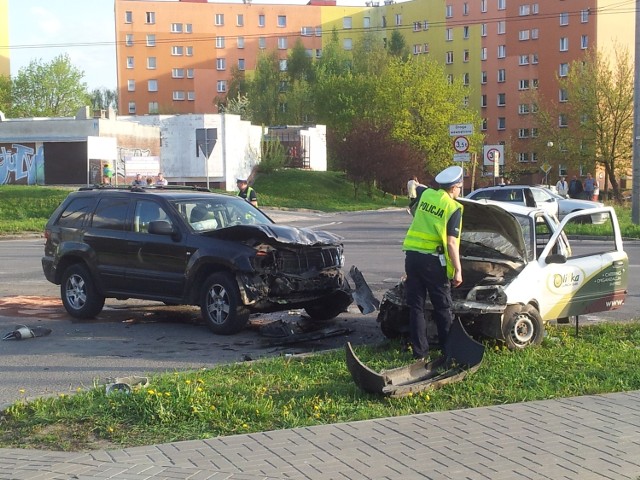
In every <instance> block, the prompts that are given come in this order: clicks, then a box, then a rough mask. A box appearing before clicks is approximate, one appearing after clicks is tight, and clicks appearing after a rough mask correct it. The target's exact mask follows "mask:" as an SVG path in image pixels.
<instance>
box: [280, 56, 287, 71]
mask: <svg viewBox="0 0 640 480" xmlns="http://www.w3.org/2000/svg"><path fill="white" fill-rule="evenodd" d="M280 71H281V72H286V71H287V59H286V58H283V59H281V60H280Z"/></svg>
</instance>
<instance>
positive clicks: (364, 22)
mask: <svg viewBox="0 0 640 480" xmlns="http://www.w3.org/2000/svg"><path fill="white" fill-rule="evenodd" d="M362 27H363V28H371V17H364V18H363V19H362Z"/></svg>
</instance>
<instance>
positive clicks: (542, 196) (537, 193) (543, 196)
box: [531, 188, 555, 203]
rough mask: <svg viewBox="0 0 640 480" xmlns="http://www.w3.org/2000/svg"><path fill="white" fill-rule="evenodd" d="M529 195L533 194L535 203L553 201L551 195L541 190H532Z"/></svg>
mask: <svg viewBox="0 0 640 480" xmlns="http://www.w3.org/2000/svg"><path fill="white" fill-rule="evenodd" d="M531 193H532V194H533V198H534V200H535V201H536V203H540V202H549V201H555V198H554V197H553V195H551V194H550V193H549V192H547V191H546V190H543V189H541V188H532V189H531Z"/></svg>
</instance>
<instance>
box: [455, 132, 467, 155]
mask: <svg viewBox="0 0 640 480" xmlns="http://www.w3.org/2000/svg"><path fill="white" fill-rule="evenodd" d="M453 149H454V150H455V151H456V152H458V153H465V152H466V151H467V150H469V139H468V138H467V137H464V136H459V137H456V138H455V139H454V140H453Z"/></svg>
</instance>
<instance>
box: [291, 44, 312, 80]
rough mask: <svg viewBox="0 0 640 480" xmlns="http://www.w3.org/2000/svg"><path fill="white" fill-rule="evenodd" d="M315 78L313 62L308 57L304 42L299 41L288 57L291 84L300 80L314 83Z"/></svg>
mask: <svg viewBox="0 0 640 480" xmlns="http://www.w3.org/2000/svg"><path fill="white" fill-rule="evenodd" d="M314 76H315V71H314V69H313V60H312V59H311V57H310V56H309V55H307V50H306V48H305V47H304V44H303V43H302V40H300V39H298V40H296V43H295V45H294V46H293V48H292V49H291V51H290V52H289V55H288V57H287V77H288V78H289V82H295V81H300V80H304V81H307V82H313V80H314Z"/></svg>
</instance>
